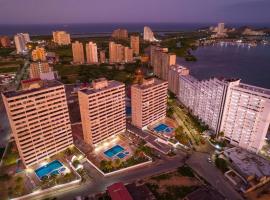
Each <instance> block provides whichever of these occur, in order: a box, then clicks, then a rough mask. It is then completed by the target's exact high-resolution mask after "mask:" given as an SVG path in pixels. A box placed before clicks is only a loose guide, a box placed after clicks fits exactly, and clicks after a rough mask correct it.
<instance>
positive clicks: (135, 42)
mask: <svg viewBox="0 0 270 200" xmlns="http://www.w3.org/2000/svg"><path fill="white" fill-rule="evenodd" d="M130 47H131V49H133V52H134V54H135V55H139V53H140V37H139V36H135V35H132V36H130Z"/></svg>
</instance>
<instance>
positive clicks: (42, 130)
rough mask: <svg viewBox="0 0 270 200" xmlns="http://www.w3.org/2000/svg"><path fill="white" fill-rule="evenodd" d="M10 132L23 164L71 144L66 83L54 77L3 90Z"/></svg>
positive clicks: (43, 157)
mask: <svg viewBox="0 0 270 200" xmlns="http://www.w3.org/2000/svg"><path fill="white" fill-rule="evenodd" d="M2 97H3V101H4V104H5V107H6V111H7V115H8V119H9V123H10V127H11V130H12V135H13V136H14V139H15V142H16V145H17V148H18V151H19V154H20V157H21V160H22V162H23V164H24V165H25V166H26V167H29V166H31V165H33V164H38V163H39V164H40V163H41V162H42V161H43V160H45V159H47V158H49V157H51V156H53V155H55V154H57V153H59V152H61V151H63V150H65V149H66V148H67V147H69V146H70V145H72V144H73V139H72V135H71V125H70V119H69V113H68V106H67V99H66V93H65V87H64V85H63V84H62V83H60V82H57V81H48V82H42V84H41V85H39V84H38V83H36V84H35V85H32V87H31V89H28V90H23V91H10V92H5V93H3V94H2Z"/></svg>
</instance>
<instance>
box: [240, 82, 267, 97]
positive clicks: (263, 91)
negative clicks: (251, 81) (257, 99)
mask: <svg viewBox="0 0 270 200" xmlns="http://www.w3.org/2000/svg"><path fill="white" fill-rule="evenodd" d="M239 87H240V88H243V89H246V90H250V91H252V92H258V93H261V94H266V95H270V89H266V88H262V87H257V86H253V85H248V84H244V83H241V84H239Z"/></svg>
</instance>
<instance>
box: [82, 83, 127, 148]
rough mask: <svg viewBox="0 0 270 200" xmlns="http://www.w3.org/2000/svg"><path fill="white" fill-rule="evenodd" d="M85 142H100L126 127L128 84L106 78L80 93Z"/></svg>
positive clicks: (91, 143) (93, 143) (94, 143)
mask: <svg viewBox="0 0 270 200" xmlns="http://www.w3.org/2000/svg"><path fill="white" fill-rule="evenodd" d="M78 96H79V105H80V113H81V119H82V127H83V137H84V141H85V142H86V143H87V144H89V145H97V144H98V143H100V142H102V141H104V140H106V139H108V138H110V137H112V136H115V135H117V134H119V133H122V132H124V131H125V130H126V113H125V108H126V107H125V85H124V84H123V83H120V82H118V81H114V80H112V81H108V80H106V79H104V78H101V79H97V80H95V81H93V87H92V88H86V89H83V90H80V91H79V92H78Z"/></svg>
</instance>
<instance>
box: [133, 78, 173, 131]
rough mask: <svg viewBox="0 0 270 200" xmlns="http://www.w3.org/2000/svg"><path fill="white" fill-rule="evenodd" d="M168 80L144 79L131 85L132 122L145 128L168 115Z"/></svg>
mask: <svg viewBox="0 0 270 200" xmlns="http://www.w3.org/2000/svg"><path fill="white" fill-rule="evenodd" d="M167 89H168V82H166V81H162V80H160V79H156V78H153V79H149V80H143V82H142V83H139V84H134V85H132V86H131V109H132V112H131V113H132V115H131V116H132V124H133V125H134V126H136V127H138V128H141V129H143V128H145V127H146V126H148V125H150V124H151V123H153V122H156V121H158V120H161V119H163V118H165V117H166V108H167Z"/></svg>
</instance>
